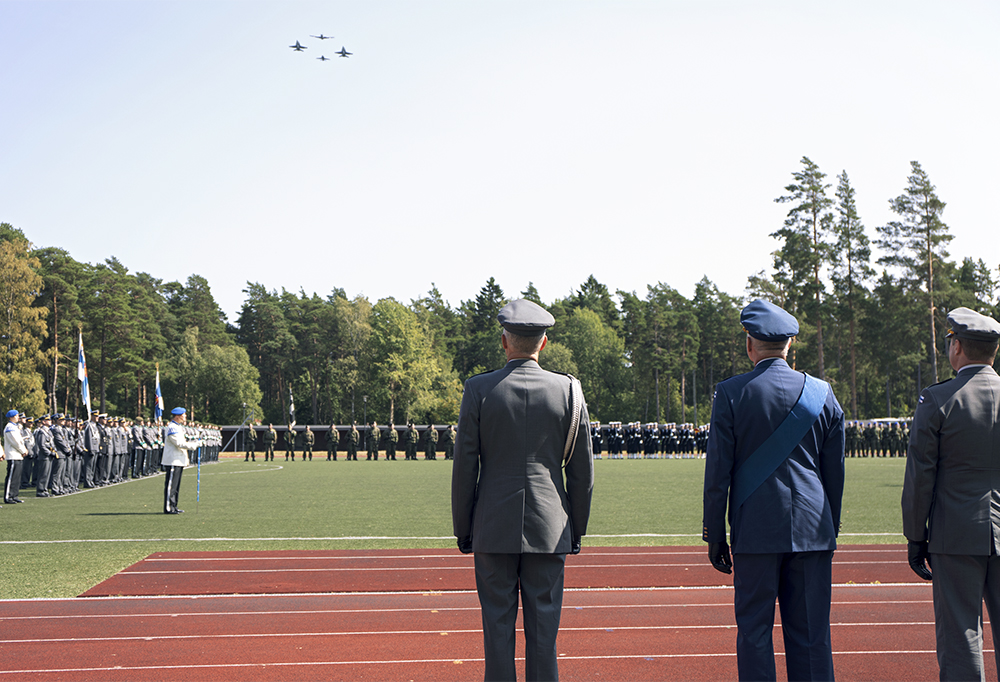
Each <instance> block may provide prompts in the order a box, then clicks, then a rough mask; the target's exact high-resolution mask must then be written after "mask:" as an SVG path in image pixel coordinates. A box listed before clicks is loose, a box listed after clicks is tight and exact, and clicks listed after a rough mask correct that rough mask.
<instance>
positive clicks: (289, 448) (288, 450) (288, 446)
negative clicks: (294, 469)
mask: <svg viewBox="0 0 1000 682" xmlns="http://www.w3.org/2000/svg"><path fill="white" fill-rule="evenodd" d="M289 455H291V456H292V461H293V462H294V461H295V427H294V426H292V425H291V424H289V425H288V430H287V431H285V461H286V462H287V461H288V456H289Z"/></svg>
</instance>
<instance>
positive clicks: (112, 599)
mask: <svg viewBox="0 0 1000 682" xmlns="http://www.w3.org/2000/svg"><path fill="white" fill-rule="evenodd" d="M833 587H850V588H864V589H866V590H871V589H878V588H880V587H920V588H924V589H930V587H931V585H930V584H929V583H923V582H919V583H915V582H914V583H834V585H833ZM732 589H733V586H732V585H674V586H672V587H567V588H566V589H565V590H564V592H567V593H570V592H575V593H588V592H689V591H696V590H705V591H717V590H732ZM465 594H470V595H472V594H476V590H415V591H412V592H401V591H398V592H397V591H384V592H269V593H247V594H197V595H192V594H158V595H152V596H151V595H147V594H131V595H116V596H100V597H87V598H86V599H85V600H82V601H81V600H80V599H46V598H44V597H43V598H38V599H0V604H5V603H11V604H16V603H19V602H30V603H32V604H51V603H60V602H68V603H73V604H80V603H87V604H98V603H109V604H113V603H116V602H122V601H151V600H158V601H159V600H175V601H176V600H182V601H183V600H186V601H195V600H197V601H205V600H211V599H238V600H241V601H248V600H265V599H282V600H287V599H315V598H317V597H321V598H340V599H352V598H355V597H393V596H409V597H415V596H425V597H426V596H445V595H447V596H449V597H451V596H456V595H465ZM924 601H927V600H920V601H916V602H914V603H922V602H924ZM833 603H835V604H839V603H844V604H853V603H858V602H853V601H845V602H833ZM864 603H869V602H867V601H866V602H864ZM870 603H875V604H878V603H887V604H892V603H901V604H904V603H909V602H906V601H899V602H892V601H887V602H870ZM140 615H141V614H140ZM25 617H29V618H30V617H35V616H2V615H0V621H3V620H11V619H18V618H25ZM37 617H38V618H48V617H50V616H37ZM52 617H56V616H52ZM59 617H66V618H75V617H77V616H59Z"/></svg>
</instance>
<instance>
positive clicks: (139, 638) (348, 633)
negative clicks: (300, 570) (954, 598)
mask: <svg viewBox="0 0 1000 682" xmlns="http://www.w3.org/2000/svg"><path fill="white" fill-rule="evenodd" d="M933 625H934V621H927V622H923V621H915V622H899V623H830V626H831V627H872V626H880V627H881V626H886V627H903V626H906V627H912V626H921V627H925V626H933ZM735 627H736V623H720V624H718V625H704V624H699V625H597V626H592V627H560V628H559V631H560V632H634V631H645V630H664V631H672V630H732V629H733V628H735ZM775 627H781V624H780V623H775ZM482 631H483V630H482V628H444V629H442V628H434V629H430V630H339V631H332V632H238V633H233V634H207V633H196V634H191V635H134V636H130V637H120V636H113V637H40V638H35V639H5V640H3V643H4V644H44V643H49V644H54V643H57V642H125V641H133V642H154V641H174V640H183V639H197V640H208V639H252V638H255V637H261V638H265V637H266V638H270V639H273V638H277V637H293V638H298V637H352V636H360V635H373V636H376V637H380V636H382V635H411V636H412V635H418V636H419V635H439V634H440V633H441V632H447V633H449V634H453V635H469V634H480V633H482ZM517 631H518V632H523V631H524V630H523V629H522V628H517Z"/></svg>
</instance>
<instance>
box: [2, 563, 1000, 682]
mask: <svg viewBox="0 0 1000 682" xmlns="http://www.w3.org/2000/svg"><path fill="white" fill-rule="evenodd" d="M666 549H669V550H670V551H664V550H666ZM854 550H857V551H856V552H855V551H854ZM322 554H336V556H337V557H339V558H340V561H341V563H339V564H337V563H335V564H334V565H333V566H332V567H333V568H342V569H349V570H345V571H342V572H341V573H339V574H335V575H341V576H349V575H350V574H351V572H353V571H364V570H365V568H366V566H365V563H364V557H365V556H367V557H368V561H369V562H370V563H369V564H368V566H367V568H368V569H369V572H370V573H374V574H378V573H380V572H384V573H390V572H391V573H392V574H393V575H395V576H397V584H396V590H399V589H400V588H399V585H400V584H409V583H419V582H421V581H423V580H426V578H427V576H426V575H425V573H426V572H427V571H428V570H430V571H434V570H437V569H440V568H442V566H445V565H446V564H444V563H440V562H444V561H445V559H444V558H442V557H444V555H447V554H449V553H448V552H444V551H434V550H432V551H420V552H412V556H411V558H410V561H409V563H407V562H404V561H403V560H402V559H392V558H391V557H397V556H401V555H404V554H411V552H408V551H407V552H401V551H395V550H393V551H386V552H371V553H367V552H366V553H346V552H336V553H324V552H320V553H316V552H277V553H250V559H251V560H252V561H251V563H252V562H253V561H257V562H265V561H269V560H271V559H273V558H285V559H287V558H288V557H289V556H290V555H297V556H300V557H310V558H309V559H308V560H307V561H303V562H300V564H293V563H289V562H286V563H284V564H282V565H283V566H284V572H286V573H293V574H296V575H299V574H301V576H310V577H306V578H304V580H302V581H300V583H299V584H302V585H305V584H307V583H315V582H316V578H315V577H312V576H314V574H316V573H319V574H320V575H322V576H327V577H328V576H329V575H330V574H331V566H327V565H324V566H322V567H320V570H319V571H315V570H314V571H307V570H304V569H306V568H316V567H317V566H316V564H315V563H314V562H315V561H317V560H318V559H319V557H320V555H322ZM456 554H457V552H456ZM887 554H889V555H891V556H892V558H893V563H892V564H887V563H885V559H886V556H887ZM588 555H589V556H588ZM153 557H164V558H171V559H178V558H181V557H180V556H179V555H176V554H172V555H153ZM896 557H899V558H900V560H901V561H903V567H904V568H905V550H904V549H903V548H900V547H891V548H874V549H873V548H871V547H861V548H850V547H846V548H843V549H842V550H840V551H838V552H837V553H836V554H835V562H836V563H835V572H834V575H835V576H837V580H838V582H841V583H847V582H848V580H850V581H853V582H854V583H855V584H853V585H852V584H839V585H837V586H835V588H834V591H833V609H832V622H833V644H834V651H835V655H834V662H835V665H836V669H837V675H838V678H839V679H840V680H841V681H842V682H844V681H848V680H926V679H933V678H935V677H936V662H935V655H934V629H933V608H932V604H931V590H930V586H929V584H927V583H923V582H918V581H916V579H915V576H914V579H913V580H910V579H909V577H906V576H905V573H902V572H899V576H898V577H906V580H905V581H896V579H895V577H892V576H896V574H897V571H896V570H895V567H894V564H895V563H897V561H896V560H895V559H896ZM151 558H152V557H151ZM191 558H192V559H193V560H194V563H193V564H192V566H195V567H198V568H195V569H193V570H202V567H204V566H205V564H204V563H203V562H204V560H206V559H211V561H213V562H216V563H214V564H213V568H212V569H211V570H212V571H213V572H214V575H215V577H214V578H212V580H206V575H207V574H203V573H190V572H189V571H190V570H191V567H190V566H189V567H183V566H181V564H180V563H179V562H175V563H174V564H173V566H174V568H175V569H179V571H180V572H182V573H183V572H187V573H186V574H187V575H189V576H191V577H190V578H189V581H194V582H197V583H203V582H206V581H207V582H213V581H215V580H216V579H217V580H219V581H222V580H223V577H224V575H225V573H224V572H223V573H219V571H220V570H224V569H220V568H218V566H219V565H220V563H219V560H220V559H226V560H238V559H241V558H245V557H239V556H238V555H234V554H231V553H227V554H226V556H224V557H222V556H219V555H217V554H214V555H213V556H211V557H207V556H205V555H203V554H198V555H194V556H192V557H191ZM430 558H433V559H432V560H433V562H434V566H433V567H432V566H431V564H429V563H427V562H428V560H430ZM348 559H350V561H351V562H352V563H351V564H350V565H348V564H347V563H344V562H345V561H347V560H348ZM699 560H704V550H703V549H702V548H698V549H697V550H695V549H687V550H685V549H683V548H638V549H630V548H601V549H596V548H595V549H589V548H588V550H587V551H586V552H585V553H584V554H581V555H580V556H578V557H571V558H570V564H569V566H568V567H567V583H568V582H569V579H570V576H571V575H574V574H575V577H574V578H573V580H574V581H578V580H584V581H587V580H590V581H592V582H596V583H598V584H602V585H604V584H606V585H615V584H616V583H637V582H642V581H643V579H642V578H641V577H637V575H639V576H642V575H645V576H647V578H655V582H657V583H662V582H668V581H672V582H679V581H681V579H682V578H684V577H685V576H700V575H702V574H701V573H700V572H699V571H698V570H697V568H698V567H696V566H693V565H691V564H694V563H695V562H696V561H699ZM458 561H460V562H461V561H464V562H465V563H464V564H459V565H460V566H464V568H465V571H467V572H470V573H471V571H472V569H471V563H469V562H468V559H467V558H466V557H461V555H459V557H458ZM353 562H360V563H353ZM387 562H388V563H387ZM145 563H146V562H145V561H144V562H140V563H139V564H137V565H136V566H133V567H131V568H130V569H129V571H132V569H135V568H136V567H138V566H143V565H144V564H145ZM439 563H440V565H438V564H439ZM150 565H155V562H151V563H150ZM221 565H223V566H225V565H232V566H239V564H238V562H237V563H233V564H226V563H222V564H221ZM296 566H299V567H298V568H296ZM598 566H603V569H600V568H598ZM387 567H388V568H391V569H393V570H392V571H388V570H382V571H377V570H375V569H376V568H383V569H384V568H387ZM404 568H416V569H418V570H413V571H404V570H401V569H404ZM228 570H230V571H232V569H228ZM709 570H711V569H709ZM129 571H126V572H129ZM906 571H907V572H909V569H908V568H906ZM136 572H137V573H141V572H145V573H150V574H151V575H150V576H147V577H149V578H150V579H152V575H162V574H161V573H159V572H158V570H157V571H136ZM237 572H239V573H240V574H241V575H242V582H243V583H252V582H254V581H256V580H257V579H258V576H261V575H266V574H249V573H247V572H246V569H245V566H244V567H242V568H238V569H237ZM440 572H441V573H443V574H444V575H446V576H449V577H450V579H451V580H453V582H456V583H459V582H461V581H464V580H471V577H469V576H463V575H462V571H459V570H441V571H440ZM712 572H713V573H715V572H714V571H712ZM432 575H433V573H432ZM705 575H710V574H705ZM716 575H718V576H719V577H720V578H724V577H725V576H723V575H722V574H716ZM911 575H912V574H911ZM301 576H300V577H301ZM399 576H403V577H402V578H400V577H399ZM410 576H414V577H410ZM663 576H667V577H663ZM844 576H848V580H842V578H843V577H844ZM887 577H892V581H893V582H895V583H896V584H891V585H889V584H884V583H886V582H887ZM128 579H129V580H133V578H131V577H130V578H128ZM155 579H156V580H163V578H162V577H160V578H155ZM325 579H326V578H324V580H325ZM699 579H701V578H699ZM112 580H114V579H112ZM351 580H354V578H351ZM701 580H702V582H705V581H706V580H707V579H701ZM107 582H108V583H110V582H111V581H107ZM344 582H345V583H346V582H349V581H348V580H347V579H346V578H345V579H344ZM646 582H654V580H646ZM716 582H718V581H716ZM879 583H882V584H879ZM105 584H107V583H105ZM121 584H124V583H121ZM179 584H180V583H179V582H177V583H176V585H179ZM244 590H245V591H249V590H247V589H246V588H244ZM91 592H92V591H91ZM88 594H89V592H88ZM732 596H733V595H732V589H731V587H726V586H714V587H713V586H696V587H668V586H664V585H659V584H657V585H643V586H641V587H637V586H635V585H618V586H617V589H610V588H605V587H600V588H593V589H587V588H581V587H571V588H568V589H567V592H566V595H565V601H564V610H563V619H562V628H561V630H560V635H559V651H560V659H561V662H560V674H561V677H562V678H563V679H564V680H606V679H614V680H729V679H735V677H736V659H735V655H734V654H733V651H734V644H735V638H736V631H735V625H734V622H733V613H732ZM0 604H2V609H0V633H2V639H0V682H2V681H3V680H6V679H17V680H67V681H74V680H87V681H90V680H136V679H141V680H205V681H215V680H232V679H241V680H315V679H351V680H399V679H403V680H407V679H419V680H469V679H477V678H479V679H481V678H482V672H483V666H482V631H481V621H480V614H479V605H478V601H477V598H476V595H475V593H474V591H471V590H470V591H462V590H453V591H440V590H420V589H418V590H416V591H394V592H385V593H373V592H371V591H355V592H349V591H344V592H337V593H332V594H307V593H298V594H281V595H277V594H252V595H250V594H248V595H235V596H234V595H228V596H176V597H163V596H160V597H144V598H107V597H93V598H88V599H69V600H24V601H6V602H0ZM775 634H776V649H777V650H778V651H779V652H780V651H781V642H780V626H779V627H778V628H776V630H775ZM985 634H986V636H987V637H989V629H988V628H987V632H986V633H985ZM519 644H521V646H523V641H522V642H520V643H519ZM779 655H780V654H779ZM519 656H523V650H519ZM521 666H522V669H521V671H520V674H521V677H522V678H523V662H522V663H521ZM987 666H988V674H989V675H993V676H994V677H995V675H996V671H995V667H994V666H993V664H992V657H990V660H989V661H988V662H987ZM778 667H779V678H780V677H781V675H782V672H781V668H782V667H783V666H782V663H781V661H780V659H779V661H778Z"/></svg>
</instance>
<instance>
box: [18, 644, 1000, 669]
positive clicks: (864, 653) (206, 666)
mask: <svg viewBox="0 0 1000 682" xmlns="http://www.w3.org/2000/svg"><path fill="white" fill-rule="evenodd" d="M935 653H936V652H935V651H933V650H922V649H910V650H899V651H834V652H833V655H834V656H852V655H861V656H885V655H894V656H898V655H913V654H928V655H930V654H935ZM983 653H984V654H989V653H993V650H992V649H983ZM774 655H775V656H784V655H785V654H784V652H780V651H776V652H774ZM735 656H736V652H713V653H707V654H613V655H599V656H559V660H560V661H600V660H636V659H643V660H649V659H660V658H662V659H671V660H677V659H683V658H695V659H699V658H722V657H725V658H734V657H735ZM483 660H484V659H482V658H459V659H456V658H411V659H405V660H403V659H398V660H387V661H311V662H308V663H304V662H300V661H293V662H288V661H280V662H275V663H205V664H200V665H156V666H152V665H143V666H111V667H101V668H51V669H40V670H0V675H25V674H30V673H90V672H111V671H130V670H135V671H142V670H206V669H220V668H222V669H226V668H258V669H259V668H263V667H268V668H270V667H279V666H280V667H306V666H345V665H391V664H397V665H398V664H404V665H413V664H426V663H447V664H450V665H454V664H455V663H456V662H458V661H461V662H463V663H481V662H482V661H483ZM516 660H518V661H523V660H524V657H523V656H522V657H518V658H517V659H516Z"/></svg>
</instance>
